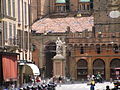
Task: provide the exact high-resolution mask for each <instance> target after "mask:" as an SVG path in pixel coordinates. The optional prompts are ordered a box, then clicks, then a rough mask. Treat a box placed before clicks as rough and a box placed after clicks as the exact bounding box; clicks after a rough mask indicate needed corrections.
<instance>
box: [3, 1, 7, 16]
mask: <svg viewBox="0 0 120 90" xmlns="http://www.w3.org/2000/svg"><path fill="white" fill-rule="evenodd" d="M3 5H4V6H3V7H4V10H3V11H4V12H3V14H4V15H6V14H7V12H6V0H3Z"/></svg>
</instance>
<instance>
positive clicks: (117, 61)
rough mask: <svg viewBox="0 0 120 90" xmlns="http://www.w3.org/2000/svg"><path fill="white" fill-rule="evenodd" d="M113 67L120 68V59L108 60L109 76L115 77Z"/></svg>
mask: <svg viewBox="0 0 120 90" xmlns="http://www.w3.org/2000/svg"><path fill="white" fill-rule="evenodd" d="M115 68H120V59H119V58H114V59H112V60H111V62H110V77H111V78H113V79H115V78H116V76H115Z"/></svg>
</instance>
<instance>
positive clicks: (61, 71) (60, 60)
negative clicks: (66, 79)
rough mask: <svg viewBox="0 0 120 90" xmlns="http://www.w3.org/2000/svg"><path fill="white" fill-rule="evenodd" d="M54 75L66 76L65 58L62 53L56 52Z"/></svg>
mask: <svg viewBox="0 0 120 90" xmlns="http://www.w3.org/2000/svg"><path fill="white" fill-rule="evenodd" d="M53 75H54V76H60V75H61V76H65V58H64V56H63V55H61V54H56V55H55V56H54V57H53Z"/></svg>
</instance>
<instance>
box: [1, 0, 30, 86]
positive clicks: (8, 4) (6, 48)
mask: <svg viewBox="0 0 120 90" xmlns="http://www.w3.org/2000/svg"><path fill="white" fill-rule="evenodd" d="M29 11H30V0H0V76H1V79H0V86H1V85H2V84H3V82H9V81H19V80H18V78H19V77H18V76H20V75H18V73H19V69H18V61H19V60H22V61H23V63H24V60H25V62H26V61H27V62H32V61H31V60H32V56H31V55H32V54H31V52H30V40H29V38H30V32H31V30H30V12H29ZM19 74H20V73H19ZM6 85H7V84H6ZM8 86H9V85H8Z"/></svg>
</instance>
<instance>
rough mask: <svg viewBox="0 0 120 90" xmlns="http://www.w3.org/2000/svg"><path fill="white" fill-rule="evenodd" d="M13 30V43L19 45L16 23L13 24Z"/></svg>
mask: <svg viewBox="0 0 120 90" xmlns="http://www.w3.org/2000/svg"><path fill="white" fill-rule="evenodd" d="M13 28H14V29H13V30H14V39H13V44H14V45H17V37H16V36H17V34H16V24H13Z"/></svg>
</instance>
